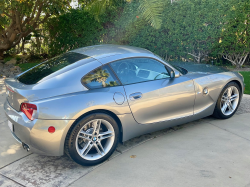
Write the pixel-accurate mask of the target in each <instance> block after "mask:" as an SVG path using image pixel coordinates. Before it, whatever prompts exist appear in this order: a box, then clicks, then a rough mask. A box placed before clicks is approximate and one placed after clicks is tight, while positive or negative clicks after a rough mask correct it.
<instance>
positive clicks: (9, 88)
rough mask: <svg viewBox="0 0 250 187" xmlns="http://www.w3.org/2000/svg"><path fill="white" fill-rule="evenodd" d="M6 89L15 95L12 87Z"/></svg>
mask: <svg viewBox="0 0 250 187" xmlns="http://www.w3.org/2000/svg"><path fill="white" fill-rule="evenodd" d="M6 89H7V90H9V91H10V92H12V93H14V91H13V90H12V89H11V88H10V87H8V86H6Z"/></svg>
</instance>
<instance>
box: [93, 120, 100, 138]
mask: <svg viewBox="0 0 250 187" xmlns="http://www.w3.org/2000/svg"><path fill="white" fill-rule="evenodd" d="M101 123H102V121H101V120H96V121H94V122H93V124H94V131H93V135H95V134H97V135H98V134H99V131H100V127H101Z"/></svg>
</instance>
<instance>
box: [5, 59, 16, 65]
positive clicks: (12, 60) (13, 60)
mask: <svg viewBox="0 0 250 187" xmlns="http://www.w3.org/2000/svg"><path fill="white" fill-rule="evenodd" d="M5 64H6V65H15V64H16V59H15V58H12V59H11V60H10V61H8V62H6V63H5Z"/></svg>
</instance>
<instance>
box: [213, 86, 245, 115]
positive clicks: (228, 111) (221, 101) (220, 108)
mask: <svg viewBox="0 0 250 187" xmlns="http://www.w3.org/2000/svg"><path fill="white" fill-rule="evenodd" d="M230 89H231V90H232V93H231V96H230V94H229V95H228V90H230ZM236 95H238V96H237V97H236ZM241 96H242V94H241V89H240V87H239V85H238V84H237V83H235V82H229V83H228V84H227V85H226V86H225V87H224V88H223V89H222V91H221V93H220V95H219V98H218V100H217V102H216V105H215V109H214V113H213V116H214V117H216V118H218V119H228V118H231V117H232V116H233V115H234V114H235V112H236V111H237V109H238V107H239V105H240V101H241ZM232 99H234V100H232ZM231 100H232V101H231ZM229 101H230V103H231V105H230V104H227V102H229Z"/></svg>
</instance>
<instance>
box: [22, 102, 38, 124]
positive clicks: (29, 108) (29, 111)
mask: <svg viewBox="0 0 250 187" xmlns="http://www.w3.org/2000/svg"><path fill="white" fill-rule="evenodd" d="M21 111H22V112H23V113H24V114H25V115H26V116H27V118H29V119H30V120H34V115H35V114H36V111H37V107H36V105H34V104H30V103H22V105H21Z"/></svg>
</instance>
